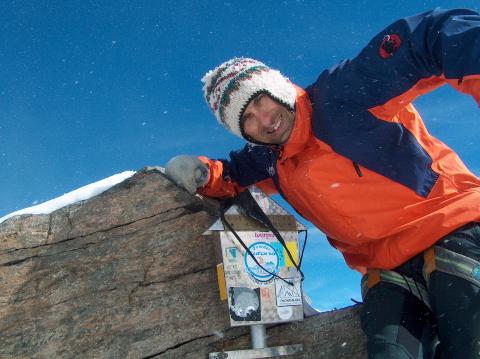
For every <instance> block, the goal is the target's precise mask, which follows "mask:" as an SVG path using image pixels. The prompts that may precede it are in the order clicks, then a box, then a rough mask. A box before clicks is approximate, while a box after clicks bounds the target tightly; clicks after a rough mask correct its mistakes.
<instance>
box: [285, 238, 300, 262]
mask: <svg viewBox="0 0 480 359" xmlns="http://www.w3.org/2000/svg"><path fill="white" fill-rule="evenodd" d="M285 244H286V245H287V248H288V250H289V251H290V254H291V255H292V258H293V260H294V261H295V263H296V264H297V265H298V250H297V243H296V242H286V243H285ZM283 255H284V257H285V266H287V267H295V265H294V264H293V262H292V260H291V259H290V257H289V256H288V253H287V251H286V250H284V254H283Z"/></svg>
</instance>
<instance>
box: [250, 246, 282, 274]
mask: <svg viewBox="0 0 480 359" xmlns="http://www.w3.org/2000/svg"><path fill="white" fill-rule="evenodd" d="M248 249H250V252H252V254H253V255H254V256H255V258H256V259H257V261H258V263H260V264H261V265H262V266H263V267H264V268H265V269H266V270H268V271H269V272H270V273H274V274H277V273H278V263H279V259H278V254H277V251H275V249H274V248H273V247H272V246H271V245H270V244H268V243H265V242H255V243H253V244H251V245H250V247H248ZM243 260H244V265H245V270H246V272H247V273H248V274H250V275H251V276H252V277H253V278H254V279H256V280H258V281H260V282H267V281H269V280H270V279H272V278H273V275H272V274H270V273H268V272H266V271H265V270H263V269H262V268H261V267H260V266H259V265H258V264H257V263H255V261H254V260H253V258H252V257H251V256H250V254H248V253H245V254H244V257H243Z"/></svg>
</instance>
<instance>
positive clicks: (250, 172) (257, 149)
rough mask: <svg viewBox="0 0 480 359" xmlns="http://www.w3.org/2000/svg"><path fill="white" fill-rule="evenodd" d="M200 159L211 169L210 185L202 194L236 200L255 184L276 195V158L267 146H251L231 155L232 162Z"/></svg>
mask: <svg viewBox="0 0 480 359" xmlns="http://www.w3.org/2000/svg"><path fill="white" fill-rule="evenodd" d="M199 159H200V160H201V161H202V162H204V163H205V164H207V166H208V167H209V170H210V171H209V179H208V181H207V183H206V184H205V185H204V186H203V187H202V188H199V189H198V192H199V193H201V194H204V195H206V196H209V197H217V198H221V197H233V196H235V195H237V194H238V193H239V192H242V191H244V190H245V189H246V187H248V186H250V185H252V184H255V185H257V186H258V187H259V188H260V189H261V190H263V191H264V192H265V193H267V194H272V193H276V192H277V191H276V189H275V185H274V184H273V181H272V179H271V175H272V173H273V172H272V170H271V168H273V167H272V166H274V160H275V154H274V152H273V151H272V150H271V149H270V148H268V147H266V146H255V145H251V144H247V145H246V146H245V147H244V148H243V149H242V150H240V151H232V152H230V160H225V159H221V160H212V159H209V158H207V157H204V156H200V157H199Z"/></svg>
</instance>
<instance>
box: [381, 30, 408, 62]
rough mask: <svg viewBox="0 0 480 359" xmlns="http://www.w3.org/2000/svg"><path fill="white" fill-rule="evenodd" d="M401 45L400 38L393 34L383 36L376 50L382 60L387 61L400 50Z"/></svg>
mask: <svg viewBox="0 0 480 359" xmlns="http://www.w3.org/2000/svg"><path fill="white" fill-rule="evenodd" d="M401 44H402V41H401V40H400V36H398V35H395V34H390V35H385V36H384V37H383V40H382V43H381V44H380V48H379V49H378V53H379V54H380V57H381V58H382V59H388V58H390V57H392V56H393V54H394V53H395V52H396V51H397V50H398V49H399V48H400V45H401Z"/></svg>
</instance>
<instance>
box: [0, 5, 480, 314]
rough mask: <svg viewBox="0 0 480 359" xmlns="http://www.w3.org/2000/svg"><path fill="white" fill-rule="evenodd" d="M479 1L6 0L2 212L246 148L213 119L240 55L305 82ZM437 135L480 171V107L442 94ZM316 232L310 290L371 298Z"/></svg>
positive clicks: (424, 108)
mask: <svg viewBox="0 0 480 359" xmlns="http://www.w3.org/2000/svg"><path fill="white" fill-rule="evenodd" d="M436 7H442V8H452V7H467V8H472V9H476V10H480V6H479V5H478V0H471V1H410V0H409V1H398V0H397V1H390V0H386V1H340V2H338V3H336V2H333V1H320V0H319V1H260V2H253V1H251V2H249V1H235V2H234V1H199V2H192V1H185V2H183V1H178V0H177V1H122V0H116V1H106V0H105V1H86V0H82V1H53V0H50V1H33V2H32V1H8V0H4V1H2V2H1V4H0V26H1V30H2V36H1V38H0V39H1V46H0V78H1V79H2V81H0V169H1V174H2V175H1V176H0V217H1V216H3V215H5V214H7V213H9V212H12V211H14V210H17V209H21V208H24V207H29V206H31V205H32V204H35V203H40V202H43V201H46V200H49V199H51V198H54V197H57V196H59V195H62V194H63V193H65V192H69V191H71V190H73V189H75V188H78V187H81V186H83V185H86V184H88V183H91V182H95V181H97V180H99V179H102V178H105V177H108V176H110V175H112V174H114V173H118V172H123V171H125V170H138V169H140V168H142V167H143V166H146V165H164V164H165V163H166V162H167V161H168V159H169V158H171V157H172V156H174V155H176V154H180V153H187V154H203V155H207V156H210V157H213V158H219V157H224V156H226V155H227V154H228V152H229V151H230V150H232V149H236V148H239V147H241V146H242V145H243V142H242V141H241V140H240V139H238V138H236V137H234V136H233V135H231V134H229V133H227V132H226V131H225V130H224V129H223V128H222V127H221V126H220V125H219V124H217V122H216V120H215V119H214V117H213V115H211V114H210V112H209V110H208V108H207V106H206V104H205V102H204V100H203V97H202V91H201V83H200V78H201V77H202V76H203V74H204V73H205V72H207V71H208V70H209V69H211V68H213V67H215V66H216V65H218V64H220V63H221V62H223V61H225V60H227V59H229V58H231V57H234V56H247V57H253V58H257V59H259V60H261V61H263V62H265V63H266V64H268V65H270V66H272V67H274V68H278V69H280V70H281V71H282V72H283V73H284V74H285V75H286V76H288V77H289V78H290V79H291V80H293V81H294V82H296V83H297V84H299V85H300V86H307V85H309V84H310V83H311V82H313V81H314V80H315V79H316V77H317V76H318V75H319V73H320V72H321V71H322V70H323V69H325V68H328V67H330V66H331V65H333V64H334V63H336V62H338V61H340V60H342V59H344V58H349V57H352V56H355V55H356V54H357V53H358V52H359V51H360V49H361V48H362V46H363V45H365V44H366V43H367V42H368V40H369V39H370V38H371V37H372V36H373V35H374V34H375V33H377V32H378V31H380V30H381V29H382V28H383V27H384V26H386V25H388V24H389V23H391V22H393V21H394V20H396V19H397V18H399V17H403V16H407V15H411V14H414V13H418V12H422V11H425V10H428V9H432V8H436ZM416 104H417V106H418V108H419V110H420V112H421V114H422V115H423V117H424V120H425V122H426V124H427V127H428V128H429V130H430V131H431V132H432V133H433V134H434V135H436V136H437V137H438V138H440V139H441V140H442V141H444V142H446V143H447V144H448V145H450V146H451V147H453V148H454V149H455V150H457V152H458V153H459V154H460V156H461V157H462V158H463V160H464V161H465V163H466V164H467V166H469V168H470V169H471V170H473V171H474V172H475V173H477V174H479V173H480V163H479V161H478V156H475V154H476V153H477V152H478V145H477V141H478V139H479V138H480V136H479V135H480V127H479V126H478V124H477V121H478V119H479V113H478V109H477V106H476V104H475V103H474V101H473V100H472V99H471V98H468V97H466V96H464V95H460V94H457V93H455V92H454V91H453V90H451V89H449V88H442V89H439V90H437V91H435V92H434V93H432V94H428V95H426V96H424V97H422V98H421V99H419V100H418V101H417V102H416ZM323 238H324V237H323V235H322V234H321V233H319V232H318V231H317V230H312V231H311V233H310V238H309V244H308V248H307V252H306V255H305V272H306V274H307V280H306V283H305V288H306V290H307V293H308V294H309V295H311V296H312V297H313V299H314V304H315V305H316V306H317V307H319V308H321V309H330V308H333V307H341V306H345V305H348V304H350V303H351V302H350V298H351V297H354V298H356V299H359V294H358V293H359V290H358V280H359V276H358V275H357V274H356V273H354V272H352V271H349V270H348V269H347V268H346V267H345V265H343V264H342V263H341V256H339V255H338V254H335V252H333V251H332V250H331V249H330V248H329V247H328V244H327V243H326V242H325V241H324V240H323Z"/></svg>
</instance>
